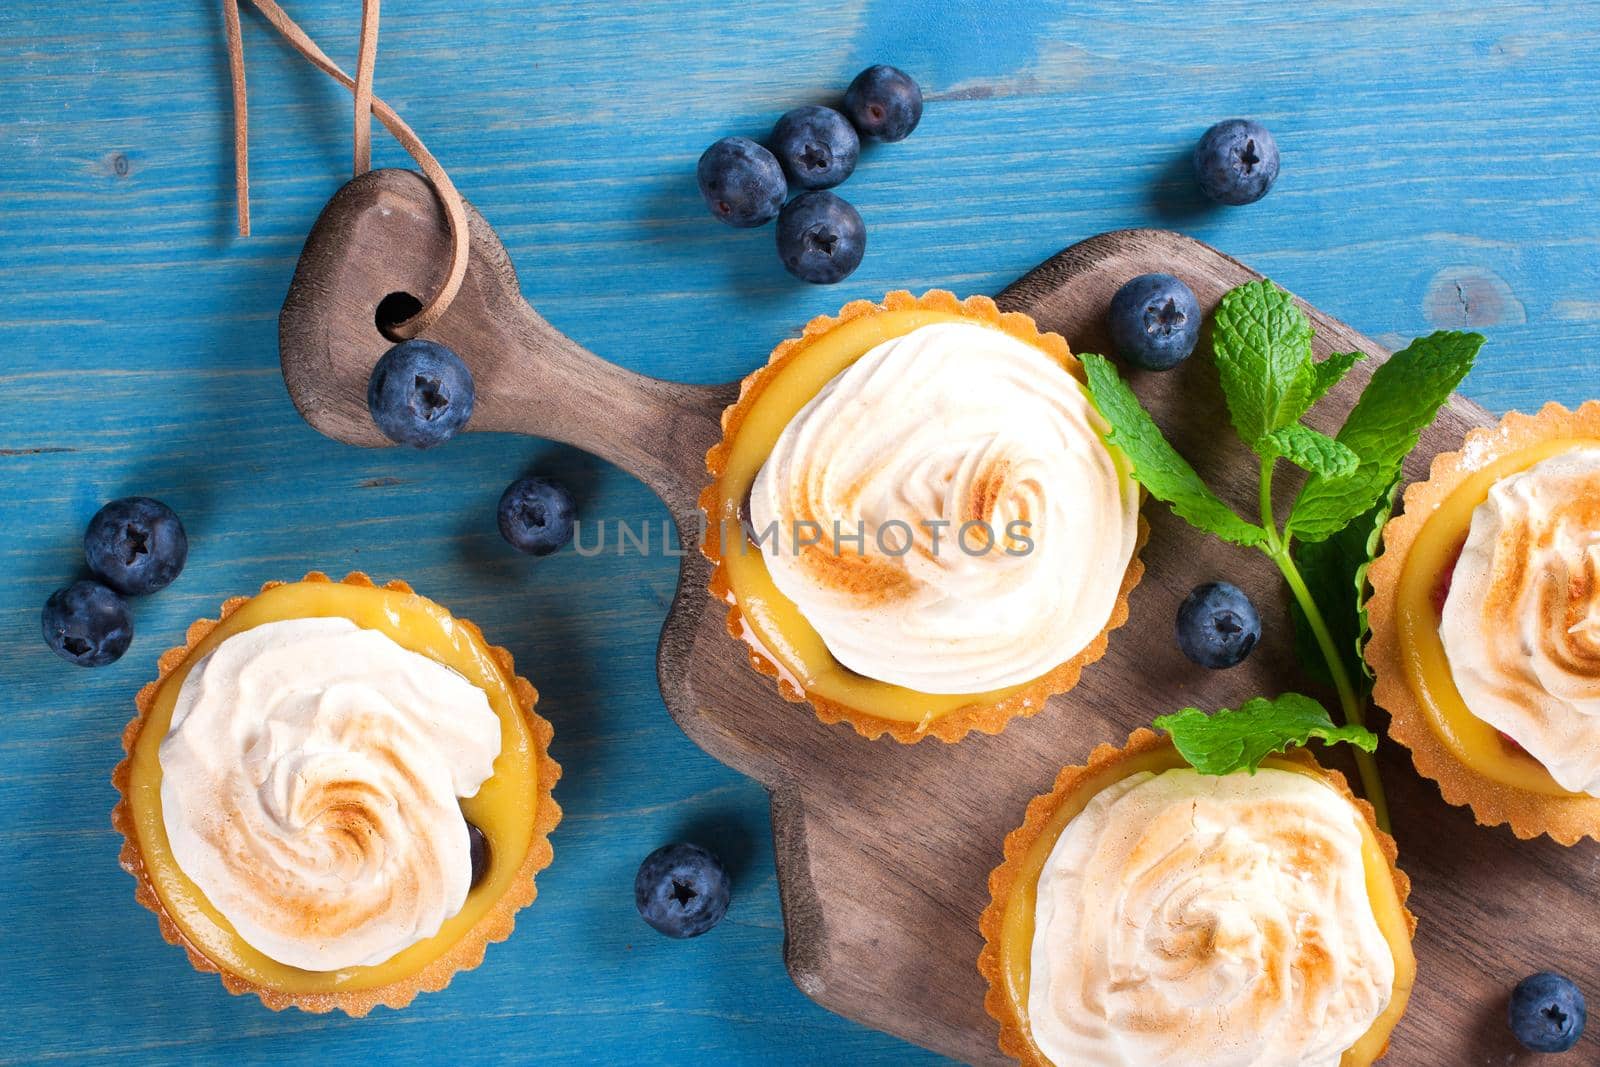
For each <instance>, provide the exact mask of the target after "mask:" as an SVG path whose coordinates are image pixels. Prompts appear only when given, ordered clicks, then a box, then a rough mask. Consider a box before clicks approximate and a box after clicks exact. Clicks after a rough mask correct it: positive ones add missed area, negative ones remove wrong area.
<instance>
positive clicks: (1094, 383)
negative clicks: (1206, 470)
mask: <svg viewBox="0 0 1600 1067" xmlns="http://www.w3.org/2000/svg"><path fill="white" fill-rule="evenodd" d="M1081 359H1082V361H1083V366H1084V369H1085V370H1086V371H1087V372H1088V375H1089V394H1090V395H1091V396H1092V397H1093V398H1094V403H1095V407H1097V408H1098V409H1099V410H1100V414H1101V415H1102V416H1103V417H1104V418H1105V420H1106V422H1107V423H1109V424H1110V427H1111V430H1110V433H1108V434H1107V440H1109V441H1110V442H1111V443H1112V444H1114V445H1116V446H1117V447H1118V448H1120V449H1122V451H1123V454H1124V455H1126V456H1127V457H1128V460H1129V461H1130V462H1131V463H1132V464H1133V476H1134V477H1135V478H1137V479H1138V480H1139V484H1140V485H1142V486H1144V487H1145V488H1146V489H1147V490H1149V491H1150V493H1151V495H1152V496H1155V497H1157V498H1158V499H1160V500H1164V501H1166V502H1167V504H1169V505H1170V506H1171V507H1172V510H1173V511H1175V512H1177V513H1178V516H1179V517H1180V518H1182V519H1183V520H1184V521H1185V522H1187V523H1189V525H1191V526H1198V527H1199V528H1200V529H1202V530H1204V531H1206V532H1207V533H1210V534H1215V535H1216V536H1217V537H1220V538H1222V539H1223V540H1224V541H1232V542H1233V543H1234V544H1236V545H1259V544H1260V543H1261V542H1262V541H1265V540H1266V537H1267V532H1266V531H1265V530H1263V529H1262V528H1261V527H1259V526H1257V525H1256V524H1255V523H1252V522H1246V521H1245V520H1244V519H1241V518H1240V517H1239V515H1238V513H1237V512H1235V511H1234V510H1233V509H1232V508H1230V507H1229V506H1228V505H1227V504H1225V503H1223V501H1222V498H1221V497H1219V496H1217V494H1216V493H1213V492H1212V491H1211V487H1210V486H1208V485H1206V483H1205V482H1204V481H1202V480H1201V479H1200V475H1198V474H1196V473H1195V469H1194V468H1193V467H1191V466H1190V465H1189V461H1188V460H1186V459H1184V458H1183V457H1182V456H1180V455H1179V454H1178V450H1177V449H1175V448H1173V447H1172V445H1171V444H1169V443H1168V441H1167V439H1166V437H1165V436H1163V435H1162V433H1161V429H1160V427H1158V426H1157V425H1156V424H1155V420H1154V419H1152V418H1151V417H1150V413H1149V412H1147V411H1145V409H1144V407H1143V406H1142V405H1141V404H1140V403H1139V398H1138V397H1136V396H1134V395H1133V390H1132V389H1130V388H1128V383H1127V382H1125V381H1123V380H1122V378H1121V376H1120V375H1118V374H1117V371H1116V368H1115V367H1113V366H1112V365H1111V361H1110V360H1108V359H1106V357H1104V356H1097V355H1094V354H1093V353H1088V354H1086V355H1084V356H1082V357H1081Z"/></svg>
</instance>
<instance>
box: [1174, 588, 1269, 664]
mask: <svg viewBox="0 0 1600 1067" xmlns="http://www.w3.org/2000/svg"><path fill="white" fill-rule="evenodd" d="M1259 640H1261V616H1260V615H1257V614H1256V606H1255V605H1254V604H1252V603H1250V598H1249V597H1248V596H1246V595H1245V592H1244V590H1243V589H1240V588H1239V587H1238V586H1236V585H1230V584H1228V583H1227V582H1207V583H1206V584H1205V585H1197V586H1195V588H1194V592H1192V593H1190V594H1189V595H1188V597H1187V598H1185V600H1184V602H1183V603H1182V604H1181V605H1179V606H1178V647H1179V648H1181V649H1183V654H1184V655H1185V656H1188V657H1189V658H1190V659H1192V660H1194V662H1196V663H1198V664H1200V666H1202V667H1210V668H1212V669H1213V670H1220V669H1222V668H1224V667H1237V666H1238V665H1239V664H1241V663H1243V662H1244V658H1245V657H1246V656H1248V655H1249V654H1250V650H1251V649H1252V648H1255V647H1256V642H1257V641H1259Z"/></svg>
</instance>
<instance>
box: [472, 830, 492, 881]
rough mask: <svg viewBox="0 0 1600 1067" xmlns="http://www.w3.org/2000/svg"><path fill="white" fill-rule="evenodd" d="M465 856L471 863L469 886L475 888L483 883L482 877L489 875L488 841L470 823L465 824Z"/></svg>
mask: <svg viewBox="0 0 1600 1067" xmlns="http://www.w3.org/2000/svg"><path fill="white" fill-rule="evenodd" d="M467 854H468V855H469V856H470V857H471V862H472V882H471V885H472V887H473V888H476V887H477V885H478V883H479V882H481V881H483V876H484V875H486V874H488V873H489V839H488V837H486V836H484V832H483V831H482V830H480V829H478V828H477V827H476V826H474V825H473V824H472V823H470V822H469V823H467Z"/></svg>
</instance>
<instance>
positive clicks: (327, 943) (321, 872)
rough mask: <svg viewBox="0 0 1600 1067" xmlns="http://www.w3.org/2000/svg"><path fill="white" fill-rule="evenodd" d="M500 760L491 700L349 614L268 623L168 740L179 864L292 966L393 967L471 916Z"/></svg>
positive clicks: (190, 691)
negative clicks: (476, 831) (470, 801)
mask: <svg viewBox="0 0 1600 1067" xmlns="http://www.w3.org/2000/svg"><path fill="white" fill-rule="evenodd" d="M499 753H500V721H499V718H498V717H497V716H496V715H495V713H494V711H493V710H492V709H491V708H490V706H489V700H488V697H487V695H486V694H485V693H484V692H483V690H481V689H479V688H478V687H477V686H475V685H473V684H472V683H471V682H468V681H467V680H466V679H465V678H463V677H461V676H460V675H459V674H456V673H455V672H454V671H452V670H450V669H449V668H448V667H445V666H443V665H442V664H439V663H436V662H435V661H433V660H431V659H429V658H428V657H426V656H423V655H420V654H418V653H416V652H412V651H409V650H407V649H405V648H402V647H401V646H400V645H399V644H397V643H396V642H395V641H393V640H392V639H391V638H389V637H388V636H387V635H385V634H382V633H379V632H378V631H376V630H365V629H362V628H360V627H358V626H357V625H356V624H355V623H354V622H352V621H350V620H349V619H343V618H308V619H289V620H284V621H280V622H271V623H266V624H264V625H261V626H257V627H255V628H254V629H251V630H246V631H244V632H242V633H238V634H235V635H233V636H232V637H230V638H228V639H227V640H226V641H223V642H222V643H221V644H219V645H218V646H217V647H216V648H215V649H213V650H212V651H211V653H210V654H209V655H207V656H206V657H205V658H204V659H203V660H201V661H200V662H199V663H197V664H196V665H195V666H194V668H193V669H192V670H191V671H190V672H189V675H188V677H186V678H185V679H184V682H183V687H182V688H181V689H180V690H179V693H178V698H177V702H176V704H175V706H174V708H173V713H172V726H171V728H170V730H169V731H168V733H167V736H166V737H165V738H164V739H163V740H162V742H161V751H160V761H161V810H162V819H163V821H164V823H165V825H166V831H167V837H168V839H169V840H170V843H171V846H172V854H173V857H174V858H175V859H176V860H177V863H178V866H179V867H180V868H181V869H182V870H183V873H184V874H185V875H187V876H188V877H189V879H190V880H191V881H193V882H194V883H195V885H196V886H198V887H199V889H200V891H201V892H202V893H203V894H205V897H206V899H207V900H208V901H210V902H211V903H212V905H213V906H215V907H216V909H217V910H218V911H220V912H221V913H222V915H223V916H224V917H225V918H226V919H227V920H228V922H229V923H231V924H232V925H233V927H234V930H235V931H236V932H237V933H238V934H239V936H240V937H241V938H243V939H244V940H245V942H247V943H248V944H250V945H251V946H253V947H254V948H256V949H257V950H259V951H260V952H262V953H263V954H264V955H266V956H269V957H271V958H272V959H274V960H277V961H278V962H279V963H284V964H287V965H289V966H292V967H299V968H302V969H304V970H310V971H333V970H339V969H342V968H345V967H353V966H364V965H371V964H377V963H382V962H383V961H385V960H387V959H389V958H391V957H393V956H394V955H395V954H396V953H398V952H400V951H401V950H402V949H405V948H407V947H408V946H410V945H413V944H415V943H416V942H418V941H422V940H425V939H426V938H429V937H432V936H433V935H434V934H436V933H438V932H439V928H440V926H441V925H443V923H444V922H445V920H446V919H448V918H450V917H451V916H453V915H454V914H456V912H458V911H460V910H461V906H462V904H463V903H464V902H465V901H466V898H467V891H468V889H469V888H470V883H471V871H472V860H471V856H470V851H469V850H470V844H469V840H468V831H467V825H466V821H465V819H464V818H463V816H462V814H461V809H460V806H459V800H458V798H460V797H469V796H472V795H473V794H475V793H477V791H478V787H479V786H481V785H482V784H483V783H484V782H485V781H486V780H487V779H488V778H489V776H490V775H491V774H492V773H493V768H494V761H495V758H496V757H497V756H498V755H499Z"/></svg>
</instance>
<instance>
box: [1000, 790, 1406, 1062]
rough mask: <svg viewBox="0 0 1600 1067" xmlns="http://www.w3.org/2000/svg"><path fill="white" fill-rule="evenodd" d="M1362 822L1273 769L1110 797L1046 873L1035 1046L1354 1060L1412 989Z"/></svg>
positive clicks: (1092, 806) (1061, 841)
mask: <svg viewBox="0 0 1600 1067" xmlns="http://www.w3.org/2000/svg"><path fill="white" fill-rule="evenodd" d="M1361 818H1362V817H1361V814H1360V813H1359V812H1358V811H1357V810H1356V809H1355V807H1354V806H1353V805H1352V804H1351V803H1350V802H1349V801H1348V800H1346V799H1345V798H1344V797H1342V796H1340V795H1339V794H1338V793H1337V792H1335V791H1334V790H1333V789H1332V788H1330V787H1329V786H1327V785H1326V784H1324V783H1322V782H1319V781H1317V780H1315V779H1313V778H1311V777H1309V776H1307V775H1304V774H1298V773H1296V772H1293V771H1286V770H1278V769H1273V768H1265V769H1262V770H1260V771H1258V772H1257V773H1256V774H1255V775H1253V776H1252V775H1248V774H1243V773H1240V774H1232V775H1227V776H1224V777H1205V776H1202V775H1200V774H1198V773H1196V772H1195V771H1192V770H1189V769H1187V768H1184V769H1180V770H1170V771H1165V772H1162V773H1160V774H1150V773H1148V772H1142V773H1139V774H1134V775H1130V776H1129V777H1127V778H1125V779H1123V780H1121V781H1119V782H1117V783H1115V784H1114V785H1112V786H1110V787H1108V788H1106V789H1105V790H1103V791H1102V792H1100V793H1099V794H1098V795H1096V796H1095V797H1094V798H1093V799H1092V800H1090V802H1089V803H1088V805H1087V806H1086V807H1085V808H1084V810H1083V811H1082V812H1080V813H1079V814H1078V815H1077V816H1076V817H1075V818H1073V819H1072V821H1071V822H1069V823H1068V824H1067V826H1066V828H1065V829H1064V830H1063V831H1062V833H1061V836H1060V838H1058V839H1057V841H1056V844H1055V847H1054V849H1053V850H1052V851H1051V853H1050V857H1049V859H1048V860H1047V861H1046V863H1045V866H1044V869H1043V871H1042V872H1041V874H1040V878H1039V892H1038V898H1037V905H1036V912H1035V923H1034V938H1033V950H1032V955H1031V962H1030V976H1031V977H1030V986H1029V993H1028V1020H1029V1027H1030V1029H1031V1031H1032V1034H1033V1039H1034V1042H1035V1044H1036V1045H1038V1047H1039V1049H1040V1051H1042V1052H1043V1053H1044V1054H1045V1055H1046V1056H1047V1057H1048V1058H1049V1060H1050V1062H1052V1063H1054V1064H1057V1065H1059V1067H1149V1065H1151V1064H1182V1065H1184V1067H1286V1065H1289V1064H1294V1065H1296V1067H1338V1064H1339V1061H1340V1058H1341V1057H1342V1056H1343V1054H1344V1052H1345V1051H1346V1050H1347V1049H1349V1048H1350V1047H1351V1046H1353V1045H1354V1044H1355V1043H1356V1042H1357V1041H1358V1040H1360V1038H1361V1037H1362V1035H1364V1034H1365V1033H1366V1032H1367V1031H1368V1030H1369V1029H1370V1028H1371V1026H1372V1025H1373V1023H1374V1022H1375V1021H1376V1020H1377V1019H1378V1017H1379V1016H1380V1015H1381V1014H1382V1013H1383V1011H1384V1009H1385V1008H1386V1007H1387V1006H1388V1004H1389V999H1390V997H1391V996H1392V994H1393V988H1394V980H1395V963H1394V956H1393V953H1392V951H1391V950H1390V948H1389V945H1388V942H1387V941H1385V940H1384V936H1383V933H1382V931H1381V930H1380V929H1379V927H1378V922H1377V919H1376V917H1375V915H1374V913H1373V908H1372V902H1371V900H1370V899H1369V897H1368V895H1367V888H1366V875H1365V868H1364V866H1363V860H1362V842H1363V840H1364V838H1363V834H1362V828H1361Z"/></svg>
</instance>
